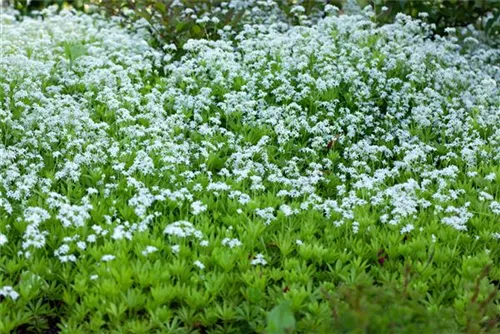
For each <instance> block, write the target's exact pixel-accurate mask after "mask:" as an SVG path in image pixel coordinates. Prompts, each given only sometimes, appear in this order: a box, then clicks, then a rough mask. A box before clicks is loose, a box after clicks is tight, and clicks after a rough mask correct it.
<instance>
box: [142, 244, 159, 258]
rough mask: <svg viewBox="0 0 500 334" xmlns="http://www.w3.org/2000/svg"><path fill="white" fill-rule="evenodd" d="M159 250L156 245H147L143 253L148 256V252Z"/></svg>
mask: <svg viewBox="0 0 500 334" xmlns="http://www.w3.org/2000/svg"><path fill="white" fill-rule="evenodd" d="M157 250H158V248H156V247H155V246H147V247H146V249H145V250H143V251H142V255H144V256H147V255H148V254H151V253H154V252H156V251H157Z"/></svg>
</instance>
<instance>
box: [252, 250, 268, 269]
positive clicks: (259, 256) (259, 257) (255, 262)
mask: <svg viewBox="0 0 500 334" xmlns="http://www.w3.org/2000/svg"><path fill="white" fill-rule="evenodd" d="M250 263H251V264H252V265H254V266H256V265H258V264H260V265H263V266H265V265H266V264H267V261H266V259H265V258H264V255H263V254H260V253H259V254H257V255H256V256H255V257H254V258H253V259H252V261H250Z"/></svg>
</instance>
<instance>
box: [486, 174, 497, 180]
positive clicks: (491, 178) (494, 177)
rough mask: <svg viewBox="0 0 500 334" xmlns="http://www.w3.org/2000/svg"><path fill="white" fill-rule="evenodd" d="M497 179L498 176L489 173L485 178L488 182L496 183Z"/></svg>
mask: <svg viewBox="0 0 500 334" xmlns="http://www.w3.org/2000/svg"><path fill="white" fill-rule="evenodd" d="M496 178H497V175H496V174H495V173H489V174H488V175H486V176H485V177H484V179H485V180H487V181H490V182H491V181H494V180H495V179H496Z"/></svg>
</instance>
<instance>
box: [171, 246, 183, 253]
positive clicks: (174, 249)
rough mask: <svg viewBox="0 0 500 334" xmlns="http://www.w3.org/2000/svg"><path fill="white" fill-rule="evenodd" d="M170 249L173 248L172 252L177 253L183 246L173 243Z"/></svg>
mask: <svg viewBox="0 0 500 334" xmlns="http://www.w3.org/2000/svg"><path fill="white" fill-rule="evenodd" d="M170 249H172V253H174V254H177V253H179V251H180V250H181V246H179V245H173V246H172V247H170Z"/></svg>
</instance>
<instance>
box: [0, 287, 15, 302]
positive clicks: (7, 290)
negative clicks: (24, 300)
mask: <svg viewBox="0 0 500 334" xmlns="http://www.w3.org/2000/svg"><path fill="white" fill-rule="evenodd" d="M0 296H4V297H10V298H12V300H16V299H17V298H19V294H18V293H17V292H16V291H15V290H14V289H13V288H12V287H11V286H4V287H3V288H1V289H0Z"/></svg>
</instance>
